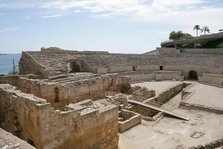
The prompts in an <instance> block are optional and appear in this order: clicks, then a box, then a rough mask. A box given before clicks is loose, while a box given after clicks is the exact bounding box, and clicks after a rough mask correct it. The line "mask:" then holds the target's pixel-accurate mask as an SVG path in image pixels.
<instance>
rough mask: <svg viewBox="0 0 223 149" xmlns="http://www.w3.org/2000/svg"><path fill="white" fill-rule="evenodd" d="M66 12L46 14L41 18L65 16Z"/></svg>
mask: <svg viewBox="0 0 223 149" xmlns="http://www.w3.org/2000/svg"><path fill="white" fill-rule="evenodd" d="M65 15H66V14H53V15H45V16H41V18H43V19H47V18H57V17H62V16H65Z"/></svg>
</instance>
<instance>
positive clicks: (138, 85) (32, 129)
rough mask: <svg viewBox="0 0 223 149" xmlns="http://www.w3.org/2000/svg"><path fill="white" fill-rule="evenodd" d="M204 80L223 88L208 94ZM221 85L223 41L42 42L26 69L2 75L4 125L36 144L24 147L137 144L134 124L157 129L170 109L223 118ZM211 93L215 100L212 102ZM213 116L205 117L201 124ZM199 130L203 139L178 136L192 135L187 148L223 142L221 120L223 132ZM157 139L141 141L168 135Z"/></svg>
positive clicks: (94, 148) (28, 56) (84, 148)
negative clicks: (148, 44)
mask: <svg viewBox="0 0 223 149" xmlns="http://www.w3.org/2000/svg"><path fill="white" fill-rule="evenodd" d="M166 80H169V82H168V81H166ZM187 80H190V81H189V82H188V81H187ZM191 80H192V82H191ZM159 83H160V84H159ZM200 83H202V85H200ZM204 84H206V85H207V86H208V87H211V88H210V90H209V91H211V90H212V88H214V87H215V88H216V89H214V91H216V93H215V94H216V95H218V94H219V96H216V98H214V99H212V97H214V95H213V96H211V97H210V99H208V101H204V100H205V99H203V97H202V94H203V93H202V92H201V93H200V92H199V91H200V90H202V88H203V87H204V88H207V87H206V86H203V85H204ZM222 88H223V49H199V48H193V49H186V48H184V49H177V48H166V47H164V48H157V49H156V50H154V51H151V52H148V53H145V54H111V53H109V52H106V51H105V52H92V51H82V52H81V51H71V50H63V49H60V48H55V47H51V48H41V50H40V51H26V52H22V57H21V59H20V62H19V75H12V76H0V127H1V129H0V130H1V131H3V130H2V129H4V130H5V131H8V132H11V133H12V134H13V135H14V136H13V137H15V138H16V137H19V138H20V139H22V140H24V141H26V142H27V143H29V144H30V145H32V146H30V145H29V144H24V143H19V144H16V143H15V144H16V145H17V146H20V147H21V148H23V146H25V148H34V147H35V148H38V149H117V148H120V149H125V148H126V149H127V148H134V146H135V145H136V144H137V143H136V144H134V141H133V140H131V137H129V136H128V135H130V134H131V133H133V132H134V133H133V134H131V136H133V138H135V140H137V137H139V136H140V135H139V136H137V133H136V132H135V130H136V131H140V129H137V128H140V127H143V126H148V128H147V129H149V130H148V132H153V131H154V130H151V128H150V126H154V129H156V124H157V123H159V121H160V124H162V121H164V120H166V117H165V116H170V117H173V118H174V120H173V121H178V122H179V121H182V122H184V123H190V122H192V121H193V122H194V120H195V119H196V118H194V117H193V115H192V116H191V114H190V113H189V114H186V115H185V113H187V112H188V111H189V112H190V110H198V111H199V112H200V111H201V112H204V111H206V112H208V114H210V113H211V114H214V116H213V117H218V115H220V116H219V117H220V118H219V119H222V121H223V118H222V113H223V105H221V104H218V103H222V102H223V101H222V100H223V99H222V98H220V96H221V95H220V92H222V91H223V89H222ZM209 91H207V92H209ZM210 94H211V93H210ZM206 97H208V95H207V96H206ZM201 99H203V100H201ZM221 99H222V100H221ZM210 100H213V102H210V103H209V101H210ZM211 103H212V104H213V105H212V104H211ZM215 103H216V104H215ZM217 105H219V106H217ZM182 108H183V109H182ZM177 110H178V111H177ZM185 110H188V111H186V112H185ZM195 113H196V112H195ZM208 114H207V115H208ZM201 115H202V114H201ZM200 119H202V120H203V119H205V116H204V117H202V118H200ZM200 119H199V120H200ZM167 121H168V120H167ZM178 122H176V123H178ZM194 123H195V122H194ZM206 124H207V123H205V122H204V123H202V124H200V123H198V125H201V126H199V127H200V128H203V127H204V128H205V127H206ZM220 124H222V123H220ZM174 125H175V124H174ZM188 125H189V124H188ZM194 125H196V124H194ZM178 126H179V125H178ZM157 127H159V126H157ZM184 128H189V126H188V127H186V126H185V127H184ZM141 129H142V130H144V129H145V128H141ZM193 129H194V128H193ZM210 129H214V130H215V129H216V128H210ZM191 130H192V129H191ZM214 130H213V131H212V132H215V131H214ZM200 131H202V130H199V133H194V134H193V135H191V136H190V135H187V133H185V134H184V135H185V137H188V136H189V137H190V138H191V137H192V138H193V137H195V138H196V137H197V138H200V137H201V138H202V137H203V140H201V141H200V142H199V141H195V142H193V141H191V140H190V139H189V140H190V141H191V142H192V143H191V142H190V141H189V143H187V142H186V141H185V140H184V138H183V137H179V138H181V139H182V140H184V142H185V144H184V142H183V141H181V143H182V144H180V145H181V148H188V147H192V146H195V147H194V148H196V147H197V148H198V146H203V147H204V148H205V147H206V145H205V144H206V143H208V145H207V146H210V148H211V147H213V146H215V147H221V146H223V141H222V140H221V139H223V135H219V134H220V133H221V134H223V128H222V125H221V126H219V134H218V133H215V135H213V134H212V133H211V134H209V135H207V136H206V135H205V133H209V132H201V133H200ZM157 132H159V133H161V134H164V132H162V131H161V130H159V131H158V130H156V131H155V132H154V133H157ZM2 134H3V133H2ZM2 134H1V135H2ZM142 134H143V133H142ZM173 134H174V132H173ZM1 135H0V139H1V138H2V137H3V140H4V136H1ZM166 135H172V134H169V133H167V134H166ZM208 136H212V137H211V138H212V139H213V140H211V139H210V138H207V137H208ZM160 137H161V138H162V136H160ZM144 138H145V139H152V138H153V137H151V138H150V137H148V136H147V137H144ZM172 138H175V136H173V137H172ZM17 139H18V138H17ZM18 140H19V139H18ZM207 140H210V141H207ZM138 141H139V142H140V140H138ZM211 141H217V142H216V143H213V142H212V144H211ZM17 142H20V141H17ZM146 142H151V140H147V141H146ZM152 142H153V141H152ZM163 142H168V140H164V141H163ZM176 142H177V143H178V142H180V141H175V144H174V143H173V144H171V141H170V144H168V145H169V146H168V145H167V146H166V147H167V148H177V145H178V144H177V143H176ZM129 143H130V145H129V146H128V144H129ZM153 143H154V144H155V141H154V142H153ZM153 143H151V144H150V145H149V144H147V143H144V144H143V145H144V146H143V145H142V144H141V147H142V148H150V147H151V148H152V147H154V148H162V143H161V144H160V143H158V144H159V145H160V146H159V145H157V146H155V145H153V146H151V145H152V144H153ZM139 144H140V143H139ZM1 145H2V148H3V147H7V143H4V144H3V143H2V142H0V147H1ZM139 146H140V145H139ZM139 148H140V147H139ZM178 148H180V147H179V146H178Z"/></svg>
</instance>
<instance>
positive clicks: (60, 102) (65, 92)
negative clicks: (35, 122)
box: [0, 74, 131, 109]
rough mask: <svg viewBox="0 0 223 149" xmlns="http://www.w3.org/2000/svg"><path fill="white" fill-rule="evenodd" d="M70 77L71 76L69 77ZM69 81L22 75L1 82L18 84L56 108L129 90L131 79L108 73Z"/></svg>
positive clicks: (3, 78)
mask: <svg viewBox="0 0 223 149" xmlns="http://www.w3.org/2000/svg"><path fill="white" fill-rule="evenodd" d="M68 79H69V78H68ZM66 81H67V82H63V83H61V82H52V81H49V80H39V79H28V78H26V77H20V76H6V77H0V84H3V83H4V84H11V85H13V86H17V88H18V89H19V90H22V91H23V92H25V93H30V94H34V95H35V96H38V97H40V98H43V99H46V100H47V101H48V102H50V103H51V104H52V106H53V107H54V108H56V109H60V108H63V107H64V106H65V105H67V104H69V103H72V102H78V101H82V100H84V99H88V98H91V99H98V98H101V97H105V95H106V92H108V91H114V92H127V91H128V90H129V89H130V88H131V86H130V79H129V78H125V77H120V76H119V75H118V74H108V75H102V76H100V75H99V76H97V77H90V76H89V78H88V77H87V78H85V79H83V80H79V79H78V78H76V79H75V78H71V79H70V80H66Z"/></svg>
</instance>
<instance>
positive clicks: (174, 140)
mask: <svg viewBox="0 0 223 149" xmlns="http://www.w3.org/2000/svg"><path fill="white" fill-rule="evenodd" d="M176 83H180V82H145V83H138V84H137V85H139V84H140V86H145V87H148V88H150V89H155V90H156V91H157V90H159V92H162V91H164V90H165V89H166V88H168V87H171V86H175V85H176ZM134 85H135V84H134ZM193 89H195V90H196V92H195V94H194V95H193V96H191V98H190V99H189V100H188V101H190V102H193V103H197V104H205V105H210V106H218V107H221V108H223V102H222V101H223V88H218V87H213V86H207V85H203V84H199V83H197V84H196V85H195V86H194V88H193ZM179 101H180V94H178V95H177V96H175V97H174V98H173V99H172V100H170V101H169V103H167V104H179ZM173 112H175V113H178V114H181V115H184V116H187V117H189V118H190V120H189V121H184V120H179V119H175V118H171V117H167V116H165V117H163V118H162V119H160V120H159V121H157V122H152V121H144V120H142V124H140V125H138V126H136V127H134V128H132V129H130V130H128V131H126V132H124V133H122V134H120V137H119V149H184V148H185V149H186V148H188V147H191V146H197V145H200V144H203V145H205V144H206V143H209V142H211V141H214V140H217V139H221V138H223V115H218V114H215V113H209V112H204V111H197V110H186V109H181V108H178V107H177V108H174V109H173Z"/></svg>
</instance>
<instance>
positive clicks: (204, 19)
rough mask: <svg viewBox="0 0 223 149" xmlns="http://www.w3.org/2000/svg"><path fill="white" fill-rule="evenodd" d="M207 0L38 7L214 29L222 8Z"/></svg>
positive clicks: (69, 0) (99, 0)
mask: <svg viewBox="0 0 223 149" xmlns="http://www.w3.org/2000/svg"><path fill="white" fill-rule="evenodd" d="M208 4H209V3H208V1H207V0H52V1H49V2H46V3H44V4H43V5H42V6H41V8H44V9H47V10H57V11H61V12H67V11H78V12H79V11H80V12H89V13H91V16H94V17H97V18H110V17H114V16H132V17H133V18H135V19H137V20H138V21H146V22H152V23H154V22H157V23H161V24H179V25H181V26H186V27H189V26H190V27H191V28H192V26H193V25H194V24H200V25H210V26H212V27H214V30H217V28H219V26H220V25H221V22H220V20H221V19H220V18H223V8H220V7H219V8H216V7H213V6H209V5H208Z"/></svg>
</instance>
